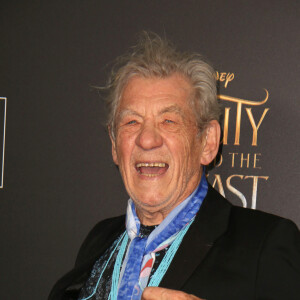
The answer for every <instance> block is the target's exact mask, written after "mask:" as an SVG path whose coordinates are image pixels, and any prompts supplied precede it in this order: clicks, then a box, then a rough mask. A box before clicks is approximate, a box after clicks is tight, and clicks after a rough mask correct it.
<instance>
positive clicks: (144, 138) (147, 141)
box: [136, 124, 163, 150]
mask: <svg viewBox="0 0 300 300" xmlns="http://www.w3.org/2000/svg"><path fill="white" fill-rule="evenodd" d="M136 144H137V145H138V146H139V147H141V148H143V149H144V150H151V149H154V148H158V147H161V146H162V144H163V138H162V136H161V134H160V132H159V130H158V128H156V127H155V125H154V124H144V125H143V126H142V128H141V131H140V133H139V135H138V136H137V139H136Z"/></svg>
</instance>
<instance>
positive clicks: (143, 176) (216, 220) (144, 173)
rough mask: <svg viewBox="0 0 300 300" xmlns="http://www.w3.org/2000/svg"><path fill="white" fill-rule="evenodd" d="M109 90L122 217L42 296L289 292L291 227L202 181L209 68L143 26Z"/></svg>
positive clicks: (212, 105)
mask: <svg viewBox="0 0 300 300" xmlns="http://www.w3.org/2000/svg"><path fill="white" fill-rule="evenodd" d="M108 90H109V95H108V97H107V103H108V108H109V115H108V128H109V133H110V138H111V142H112V156H113V160H114V162H115V164H116V165H118V167H119V170H120V173H121V176H122V179H123V182H124V185H125V187H126V190H127V192H128V194H129V196H130V199H129V201H128V206H127V213H126V218H125V216H121V217H116V218H112V219H108V220H105V221H102V222H100V223H99V224H97V225H96V226H95V227H94V229H93V230H92V231H91V232H90V234H89V235H88V237H87V238H86V240H85V241H84V243H83V245H82V247H81V249H80V251H79V254H78V257H77V260H76V264H75V267H74V269H73V270H72V271H71V272H69V273H68V274H67V275H66V276H64V277H63V278H62V279H61V280H60V281H58V283H57V284H56V285H55V286H54V288H53V290H52V292H51V294H50V297H49V299H79V300H86V299H112V300H114V299H128V300H129V299H145V300H147V299H148V300H151V299H209V300H214V299H216V300H217V299H222V300H224V299H230V300H233V299H239V300H241V299H243V300H246V299H283V298H284V299H299V295H300V290H299V286H300V285H299V282H300V271H299V269H300V250H299V248H300V238H299V231H298V229H297V227H296V226H295V225H294V224H293V223H292V222H291V221H288V220H285V219H282V218H279V217H275V216H273V215H268V214H265V213H262V212H259V211H253V210H248V209H244V208H240V207H234V206H232V205H231V204H230V203H229V202H227V200H225V199H224V198H223V197H222V196H221V195H219V194H218V193H217V192H216V191H215V190H213V188H212V187H211V186H209V185H208V183H207V181H206V178H205V173H204V168H203V166H205V165H208V164H209V163H210V162H211V161H212V160H213V159H214V158H215V156H216V154H217V152H218V148H219V141H220V126H219V123H218V119H219V116H220V107H219V104H218V102H217V95H216V82H215V75H214V70H213V69H212V67H211V66H210V65H209V64H208V63H206V62H205V61H204V60H203V59H202V57H201V56H199V55H197V54H187V53H180V52H178V51H176V50H175V49H174V47H173V46H171V45H170V44H169V43H168V42H167V41H165V40H163V39H161V38H160V37H158V36H157V35H155V34H147V33H144V34H143V36H142V38H141V39H140V41H139V43H138V45H137V46H135V47H134V48H133V49H132V52H131V53H130V54H128V55H125V56H124V57H122V58H121V59H120V60H119V65H118V70H117V71H116V72H114V73H113V74H112V77H111V79H110V81H109V84H108Z"/></svg>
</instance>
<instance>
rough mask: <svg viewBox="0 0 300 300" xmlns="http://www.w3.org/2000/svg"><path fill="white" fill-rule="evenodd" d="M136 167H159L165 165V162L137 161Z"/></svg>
mask: <svg viewBox="0 0 300 300" xmlns="http://www.w3.org/2000/svg"><path fill="white" fill-rule="evenodd" d="M136 166H137V168H140V167H160V168H164V167H165V166H166V164H165V163H159V162H155V163H138V164H137V165H136Z"/></svg>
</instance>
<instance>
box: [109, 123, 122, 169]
mask: <svg viewBox="0 0 300 300" xmlns="http://www.w3.org/2000/svg"><path fill="white" fill-rule="evenodd" d="M108 133H109V138H110V141H111V154H112V158H113V161H114V163H115V164H116V165H119V161H118V155H117V151H116V141H115V138H113V136H112V132H111V127H110V126H108Z"/></svg>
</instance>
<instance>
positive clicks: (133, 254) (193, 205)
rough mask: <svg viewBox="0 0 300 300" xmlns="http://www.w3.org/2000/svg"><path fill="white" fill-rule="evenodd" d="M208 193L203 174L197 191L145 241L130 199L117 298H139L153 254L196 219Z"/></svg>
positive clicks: (147, 277) (123, 299) (146, 280)
mask: <svg viewBox="0 0 300 300" xmlns="http://www.w3.org/2000/svg"><path fill="white" fill-rule="evenodd" d="M207 190H208V185H207V181H206V178H205V174H204V172H203V175H202V178H201V182H200V184H199V186H198V188H197V189H196V190H195V191H194V192H193V193H192V194H191V195H190V196H189V197H188V198H187V199H185V200H184V201H183V202H182V203H180V204H179V205H178V206H177V207H175V208H174V209H173V210H172V211H171V212H170V213H169V215H168V216H167V217H166V218H165V219H164V220H163V221H162V222H161V224H160V225H159V226H157V227H156V228H155V229H154V230H153V231H152V233H151V234H150V235H149V236H148V238H142V237H140V236H139V232H140V220H139V218H138V216H137V214H136V210H135V205H134V203H133V201H132V200H131V199H129V201H128V206H127V215H126V230H127V233H128V236H129V238H130V244H129V246H128V250H127V253H126V257H125V259H124V263H123V266H122V270H121V274H120V281H119V288H118V299H122V300H125V299H128V300H131V299H140V298H141V295H142V292H143V290H144V289H145V287H146V286H147V283H148V280H149V276H150V272H151V269H152V266H153V264H154V260H155V252H157V251H160V250H162V249H164V248H165V247H168V246H169V245H170V244H171V243H172V242H173V241H174V240H175V239H176V237H177V235H178V234H179V232H180V231H181V230H182V229H183V228H184V227H185V226H186V225H187V224H188V223H189V222H190V221H191V220H192V219H193V218H194V217H195V215H196V214H197V212H198V211H199V209H200V206H201V204H202V201H203V199H204V198H205V196H206V193H207Z"/></svg>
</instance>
